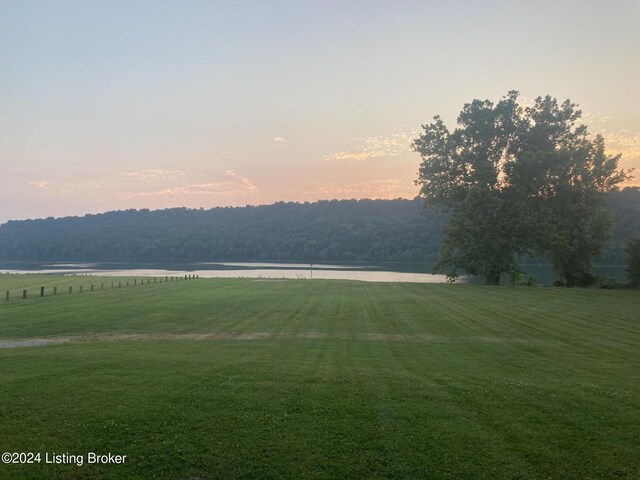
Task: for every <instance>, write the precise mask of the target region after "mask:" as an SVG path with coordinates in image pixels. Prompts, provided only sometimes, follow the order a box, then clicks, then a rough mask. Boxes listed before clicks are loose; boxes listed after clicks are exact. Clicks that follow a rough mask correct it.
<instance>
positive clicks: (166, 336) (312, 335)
mask: <svg viewBox="0 0 640 480" xmlns="http://www.w3.org/2000/svg"><path fill="white" fill-rule="evenodd" d="M304 339H311V340H324V339H333V340H356V341H374V342H380V341H385V342H416V343H448V342H472V343H499V344H504V345H513V344H531V345H562V342H550V341H545V340H539V339H522V338H500V337H482V336H476V337H457V338H447V337H441V336H437V335H427V334H415V335H408V334H385V333H336V334H327V333H324V332H212V333H112V334H110V333H107V334H102V333H101V334H95V335H72V336H66V337H49V338H26V339H18V340H0V349H2V348H20V347H41V346H47V345H56V344H60V343H69V342H74V343H81V342H110V341H135V340H195V341H204V340H238V341H247V340H304Z"/></svg>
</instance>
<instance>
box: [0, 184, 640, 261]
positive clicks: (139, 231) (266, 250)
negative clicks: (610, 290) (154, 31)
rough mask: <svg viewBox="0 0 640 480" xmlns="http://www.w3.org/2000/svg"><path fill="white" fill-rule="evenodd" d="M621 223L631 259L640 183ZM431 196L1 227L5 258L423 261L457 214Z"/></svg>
mask: <svg viewBox="0 0 640 480" xmlns="http://www.w3.org/2000/svg"><path fill="white" fill-rule="evenodd" d="M609 203H610V205H611V207H612V208H613V209H614V211H615V213H616V216H617V218H618V221H617V222H616V224H615V227H614V234H613V237H612V241H611V242H610V244H609V247H608V248H607V249H606V250H605V255H604V257H601V259H600V261H601V262H606V263H619V264H622V263H624V259H625V257H626V254H625V252H624V248H625V246H626V244H627V243H628V241H629V240H631V238H633V237H634V236H635V235H636V234H637V233H638V232H640V189H638V188H626V189H624V190H622V191H616V192H612V193H611V195H610V198H609ZM421 209H422V201H421V200H420V199H417V198H416V199H414V200H403V199H397V200H339V201H338V200H331V201H319V202H315V203H284V202H279V203H276V204H273V205H265V206H257V207H253V206H248V207H239V208H213V209H210V210H203V209H198V210H196V209H187V208H173V209H165V210H155V211H149V210H124V211H113V212H107V213H103V214H98V215H85V216H83V217H64V218H47V219H41V220H21V221H10V222H7V223H5V224H3V225H0V260H5V261H7V260H11V261H14V260H15V261H17V260H20V261H104V262H118V261H122V262H186V261H302V262H327V261H332V262H333V261H343V262H349V261H366V262H424V263H425V265H431V264H432V263H433V262H435V261H436V259H437V258H438V254H439V248H440V243H441V240H442V231H443V228H444V226H445V225H446V224H447V222H448V221H449V216H448V215H445V214H443V213H440V212H438V211H437V210H435V209H429V210H427V211H426V212H424V213H421Z"/></svg>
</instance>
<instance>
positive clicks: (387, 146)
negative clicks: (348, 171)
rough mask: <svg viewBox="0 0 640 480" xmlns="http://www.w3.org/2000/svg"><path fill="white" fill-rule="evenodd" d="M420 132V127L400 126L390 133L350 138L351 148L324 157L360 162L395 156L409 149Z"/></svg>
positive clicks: (331, 159)
mask: <svg viewBox="0 0 640 480" xmlns="http://www.w3.org/2000/svg"><path fill="white" fill-rule="evenodd" d="M419 134H420V129H418V128H413V129H408V128H406V127H401V128H400V129H398V130H397V131H396V132H395V133H392V134H390V135H379V136H375V137H359V138H354V139H352V142H353V143H354V144H356V145H355V146H354V148H353V149H350V150H347V151H342V152H335V153H332V154H330V155H327V156H326V157H325V159H326V160H328V161H347V162H361V161H363V160H367V159H369V158H377V157H397V156H399V155H402V154H403V153H406V152H410V151H411V143H412V142H413V140H414V139H415V138H417V137H418V135H419Z"/></svg>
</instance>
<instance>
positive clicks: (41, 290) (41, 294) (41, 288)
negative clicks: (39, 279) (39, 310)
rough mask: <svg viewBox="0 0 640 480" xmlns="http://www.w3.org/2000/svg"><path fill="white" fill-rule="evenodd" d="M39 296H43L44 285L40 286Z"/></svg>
mask: <svg viewBox="0 0 640 480" xmlns="http://www.w3.org/2000/svg"><path fill="white" fill-rule="evenodd" d="M40 297H44V287H40Z"/></svg>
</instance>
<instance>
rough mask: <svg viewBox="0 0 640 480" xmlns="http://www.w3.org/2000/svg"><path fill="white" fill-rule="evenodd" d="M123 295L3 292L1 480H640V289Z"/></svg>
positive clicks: (303, 286)
mask: <svg viewBox="0 0 640 480" xmlns="http://www.w3.org/2000/svg"><path fill="white" fill-rule="evenodd" d="M119 280H120V279H118V278H112V277H109V278H103V279H100V278H98V277H86V278H80V277H59V276H36V275H25V276H21V275H20V276H19V275H0V293H2V297H1V298H0V346H2V345H5V346H7V345H14V346H15V344H16V342H17V341H20V340H30V339H31V340H32V339H45V338H46V339H50V340H52V343H51V344H50V345H46V346H33V347H19V348H0V452H40V453H41V455H42V462H41V463H40V464H32V465H1V464H0V478H10V479H16V478H17V479H19V478H78V479H84V478H87V479H88V478H91V479H93V478H121V479H129V478H170V479H208V478H296V479H297V478H358V479H359V478H431V479H440V478H451V479H460V478H463V479H464V478H469V479H476V478H479V479H480V478H486V479H501V478H505V479H540V478H552V479H556V478H557V479H561V478H562V479H589V478H604V479H608V478H625V479H638V478H640V292H638V291H621V290H597V289H561V288H542V287H528V288H527V287H522V288H520V287H485V286H474V285H434V284H388V283H387V284H385V283H365V282H355V281H327V280H318V281H309V280H291V281H254V280H223V279H198V280H187V281H184V280H182V281H178V282H170V283H162V284H160V283H158V284H153V283H152V284H150V285H142V286H140V285H137V286H136V287H130V288H120V289H118V288H115V289H111V288H109V287H110V284H111V282H112V281H115V282H117V281H119ZM43 282H48V283H46V284H45V283H43ZM101 282H105V290H102V291H100V290H98V291H94V292H87V290H88V289H89V288H88V286H89V285H90V283H94V284H96V285H99V284H100V283H101ZM138 283H139V281H138ZM71 284H73V286H74V292H75V291H76V286H78V287H79V286H80V285H81V284H82V285H83V287H84V288H83V289H84V291H85V293H82V294H79V293H78V294H76V293H73V294H71V295H69V294H67V293H66V287H68V285H71ZM53 285H58V286H59V288H60V289H61V288H62V287H63V286H64V287H65V290H64V292H63V293H64V294H59V295H57V296H52V295H50V294H49V288H50V287H52V286H53ZM40 286H46V287H47V296H46V298H38V296H37V295H36V292H37V294H38V295H39V287H40ZM24 288H28V289H30V290H29V292H31V291H32V290H33V293H34V295H32V296H31V295H30V297H29V298H28V299H27V300H22V299H21V298H18V294H17V293H16V298H13V297H12V299H11V300H10V301H9V302H6V301H5V299H4V292H5V291H6V290H10V291H11V292H21V291H22V289H24ZM8 340H12V341H14V342H13V343H10V342H8ZM87 452H97V453H107V452H110V453H112V454H120V455H127V458H126V461H125V463H124V464H120V465H114V464H110V465H103V464H99V465H96V464H92V465H87V464H86V463H85V464H84V465H82V466H77V465H75V464H60V465H52V464H45V463H44V458H45V457H44V456H45V454H46V453H48V454H49V455H50V456H51V455H52V454H53V453H57V454H61V453H70V454H83V455H84V458H85V462H86V454H87Z"/></svg>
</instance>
